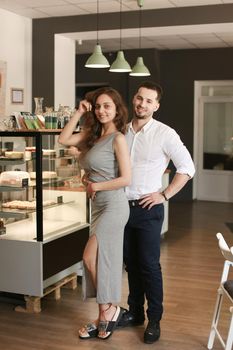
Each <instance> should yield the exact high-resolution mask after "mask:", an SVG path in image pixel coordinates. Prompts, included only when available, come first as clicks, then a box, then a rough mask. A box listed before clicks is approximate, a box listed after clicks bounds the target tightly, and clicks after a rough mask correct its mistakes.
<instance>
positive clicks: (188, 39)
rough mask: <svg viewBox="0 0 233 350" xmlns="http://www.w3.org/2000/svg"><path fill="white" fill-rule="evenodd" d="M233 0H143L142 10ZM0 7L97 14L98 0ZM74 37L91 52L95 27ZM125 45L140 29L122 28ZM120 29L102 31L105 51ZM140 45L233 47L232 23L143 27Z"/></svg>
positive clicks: (104, 5)
mask: <svg viewBox="0 0 233 350" xmlns="http://www.w3.org/2000/svg"><path fill="white" fill-rule="evenodd" d="M230 3H232V4H233V0H144V4H143V8H142V18H143V10H150V9H163V8H164V9H165V8H179V7H188V6H206V5H222V4H230ZM0 8H2V9H5V10H8V11H11V12H14V13H16V14H19V15H21V16H25V17H29V18H48V17H60V16H74V15H86V14H96V12H97V1H96V0H0ZM137 10H139V7H138V5H137V0H122V11H137ZM119 11H120V0H99V13H108V12H119ZM63 35H64V36H67V37H70V38H72V39H75V40H76V42H77V52H78V53H90V52H92V50H93V46H94V45H95V44H96V31H93V32H82V33H64V34H63ZM121 35H122V49H137V48H138V47H139V38H138V36H139V29H138V28H135V29H122V31H121ZM119 36H120V31H119V29H118V30H111V31H110V30H108V31H100V32H99V39H100V40H99V41H100V44H101V46H102V49H103V51H116V50H118V49H119ZM141 47H142V48H157V49H159V50H167V49H170V50H172V49H195V48H196V49H198V48H199V49H200V48H219V47H221V48H226V47H233V16H232V23H216V24H202V25H185V26H175V27H171V26H169V27H156V28H142V30H141Z"/></svg>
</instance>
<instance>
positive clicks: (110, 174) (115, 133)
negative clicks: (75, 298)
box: [59, 87, 131, 339]
mask: <svg viewBox="0 0 233 350" xmlns="http://www.w3.org/2000/svg"><path fill="white" fill-rule="evenodd" d="M90 102H91V103H90ZM81 116H83V117H82V120H83V128H82V132H81V133H78V134H77V133H76V134H73V131H74V130H75V129H76V126H77V123H78V121H79V119H80V117H81ZM126 123H127V109H126V107H125V105H124V103H123V100H122V98H121V96H120V95H119V93H118V92H117V91H116V90H114V89H112V88H109V87H104V88H100V89H97V90H95V92H94V93H93V94H92V98H91V101H90V100H89V101H87V100H83V101H81V102H80V105H79V108H78V110H77V111H76V113H75V114H74V116H73V117H72V118H71V120H70V122H69V123H68V124H67V125H66V126H65V128H64V129H63V131H62V132H61V134H60V137H59V142H60V143H62V144H63V145H67V146H77V147H78V149H79V150H80V151H81V154H80V162H81V165H82V166H83V168H84V170H85V174H86V182H87V193H88V195H89V197H90V198H91V199H92V205H91V207H92V212H91V216H92V220H91V234H90V238H89V240H88V242H87V245H86V247H85V250H84V254H83V263H84V276H83V289H84V296H85V297H94V296H96V301H97V303H98V306H99V312H98V318H97V319H96V320H95V321H94V322H92V323H89V324H87V325H85V326H84V327H82V328H81V329H80V330H79V337H80V338H82V339H89V338H93V337H98V338H101V339H107V338H108V337H109V336H110V335H111V334H112V333H113V331H114V329H115V328H116V326H117V323H118V322H119V319H120V317H121V314H122V312H123V310H122V309H121V308H120V307H119V306H114V305H113V304H115V303H119V302H120V298H121V277H122V260H123V257H122V254H123V253H122V252H123V232H124V226H125V224H126V222H127V220H128V217H129V206H128V201H127V199H126V196H125V192H124V187H125V186H127V185H129V183H130V179H131V170H130V158H129V153H128V148H127V143H126V139H125V136H124V133H125V131H126Z"/></svg>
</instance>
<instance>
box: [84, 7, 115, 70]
mask: <svg viewBox="0 0 233 350" xmlns="http://www.w3.org/2000/svg"><path fill="white" fill-rule="evenodd" d="M96 22H97V28H96V32H97V43H96V45H95V47H94V51H93V54H92V55H91V56H90V57H89V58H88V60H87V62H86V64H85V67H87V68H108V67H110V64H109V62H108V60H107V58H106V57H105V56H104V55H103V53H102V49H101V46H100V44H99V0H97V15H96Z"/></svg>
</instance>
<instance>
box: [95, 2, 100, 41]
mask: <svg viewBox="0 0 233 350" xmlns="http://www.w3.org/2000/svg"><path fill="white" fill-rule="evenodd" d="M96 31H97V45H99V0H97V16H96Z"/></svg>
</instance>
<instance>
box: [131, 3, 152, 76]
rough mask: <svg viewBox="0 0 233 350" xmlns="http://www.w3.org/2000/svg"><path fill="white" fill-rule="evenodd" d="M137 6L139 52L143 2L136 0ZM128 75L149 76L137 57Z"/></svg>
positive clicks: (141, 59)
mask: <svg viewBox="0 0 233 350" xmlns="http://www.w3.org/2000/svg"><path fill="white" fill-rule="evenodd" d="M137 1H138V6H139V50H141V22H142V6H143V0H137ZM129 75H131V76H133V77H146V76H149V75H150V71H149V69H148V68H147V67H146V66H145V64H144V62H143V57H141V56H139V57H138V58H137V61H136V64H135V66H133V69H132V72H130V73H129Z"/></svg>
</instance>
